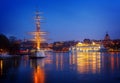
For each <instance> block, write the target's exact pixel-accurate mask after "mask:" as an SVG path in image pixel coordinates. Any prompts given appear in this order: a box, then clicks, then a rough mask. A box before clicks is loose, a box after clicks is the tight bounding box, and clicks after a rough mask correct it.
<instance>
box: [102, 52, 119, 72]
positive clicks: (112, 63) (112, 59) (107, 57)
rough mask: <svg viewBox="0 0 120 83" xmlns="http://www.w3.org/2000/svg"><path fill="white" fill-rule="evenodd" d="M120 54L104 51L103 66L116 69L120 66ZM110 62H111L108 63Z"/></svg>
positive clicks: (112, 69)
mask: <svg viewBox="0 0 120 83" xmlns="http://www.w3.org/2000/svg"><path fill="white" fill-rule="evenodd" d="M119 55H120V54H119V53H115V52H110V53H102V68H105V69H107V68H109V69H107V71H108V70H111V71H116V70H118V69H119V68H120V56H119ZM108 63H109V64H108Z"/></svg>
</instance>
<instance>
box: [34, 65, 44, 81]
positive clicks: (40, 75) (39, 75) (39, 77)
mask: <svg viewBox="0 0 120 83" xmlns="http://www.w3.org/2000/svg"><path fill="white" fill-rule="evenodd" d="M33 77H34V83H45V74H44V70H43V69H41V68H40V66H37V69H36V71H34V76H33Z"/></svg>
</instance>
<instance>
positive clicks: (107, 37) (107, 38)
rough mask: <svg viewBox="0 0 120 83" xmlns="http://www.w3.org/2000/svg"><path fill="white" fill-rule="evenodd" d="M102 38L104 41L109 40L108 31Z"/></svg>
mask: <svg viewBox="0 0 120 83" xmlns="http://www.w3.org/2000/svg"><path fill="white" fill-rule="evenodd" d="M104 40H105V41H109V40H110V36H109V34H108V33H106V35H105V38H104Z"/></svg>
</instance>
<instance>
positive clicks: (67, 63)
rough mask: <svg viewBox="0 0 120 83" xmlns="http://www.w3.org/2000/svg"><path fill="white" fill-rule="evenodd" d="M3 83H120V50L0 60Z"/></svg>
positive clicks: (0, 76)
mask: <svg viewBox="0 0 120 83" xmlns="http://www.w3.org/2000/svg"><path fill="white" fill-rule="evenodd" d="M0 83H120V53H118V52H117V53H116V52H110V53H100V52H85V53H83V52H78V53H76V52H75V53H69V52H66V53H60V52H59V53H54V52H48V53H46V58H42V59H29V55H23V56H20V57H17V58H10V59H1V60H0Z"/></svg>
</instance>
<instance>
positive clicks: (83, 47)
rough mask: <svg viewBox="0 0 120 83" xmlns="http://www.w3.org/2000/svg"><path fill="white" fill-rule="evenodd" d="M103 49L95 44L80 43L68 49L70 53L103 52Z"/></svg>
mask: <svg viewBox="0 0 120 83" xmlns="http://www.w3.org/2000/svg"><path fill="white" fill-rule="evenodd" d="M103 49H104V47H103V46H102V45H101V44H96V43H95V42H92V43H90V44H86V43H81V42H79V43H78V44H76V45H75V46H71V47H70V48H69V50H70V51H72V52H73V51H76V52H99V51H103Z"/></svg>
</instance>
